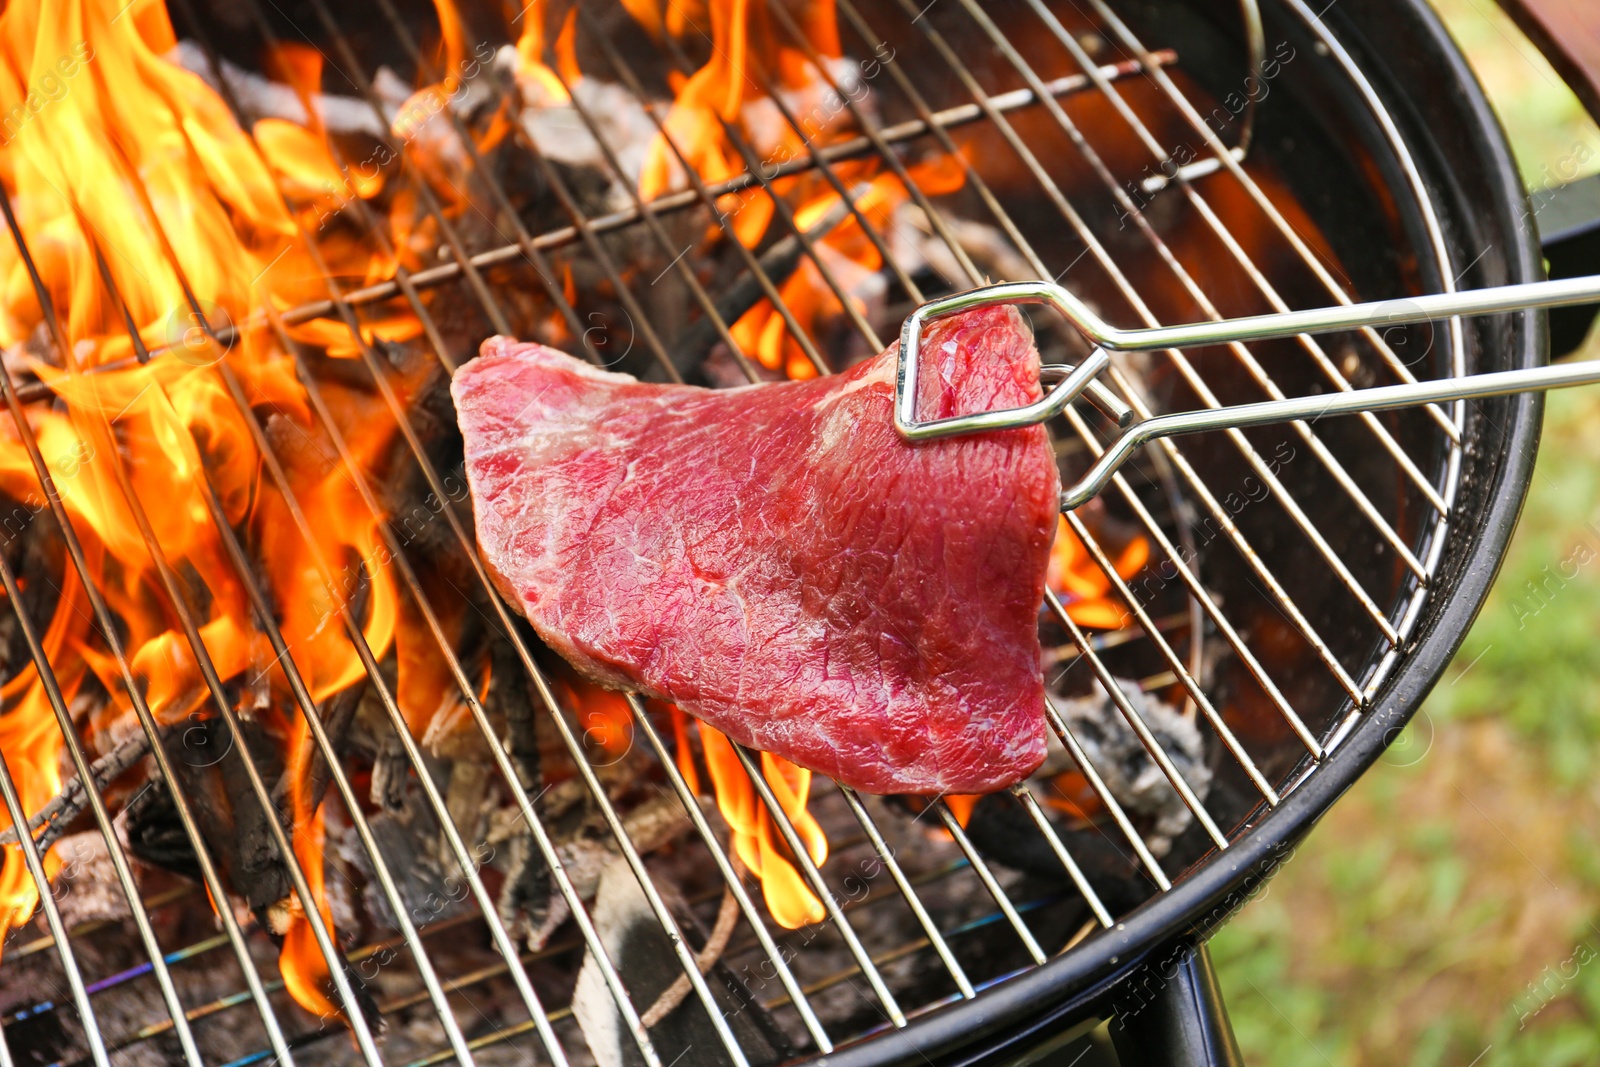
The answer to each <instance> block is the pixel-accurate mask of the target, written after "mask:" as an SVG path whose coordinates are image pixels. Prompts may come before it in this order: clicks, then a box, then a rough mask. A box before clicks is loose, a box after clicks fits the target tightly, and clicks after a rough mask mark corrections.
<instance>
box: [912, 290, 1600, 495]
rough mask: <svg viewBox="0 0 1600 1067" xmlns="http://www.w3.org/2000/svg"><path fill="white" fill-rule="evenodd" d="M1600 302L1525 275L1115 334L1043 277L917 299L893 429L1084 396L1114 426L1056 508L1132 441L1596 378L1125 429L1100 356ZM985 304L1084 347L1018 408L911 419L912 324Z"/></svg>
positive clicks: (1051, 407)
mask: <svg viewBox="0 0 1600 1067" xmlns="http://www.w3.org/2000/svg"><path fill="white" fill-rule="evenodd" d="M1595 302H1600V275H1595V276H1591V277H1585V278H1568V279H1564V280H1562V281H1550V282H1530V283H1527V284H1523V285H1505V286H1499V287H1497V288H1491V289H1469V290H1467V291H1465V292H1459V293H1435V294H1431V295H1427V296H1416V297H1407V298H1405V299H1401V300H1380V301H1376V302H1373V303H1366V304H1347V305H1340V306H1335V307H1325V308H1315V309H1312V310H1308V311H1286V312H1281V313H1278V314H1273V315H1256V316H1251V317H1248V318H1239V319H1225V320H1223V321H1221V322H1195V323H1189V324H1187V325H1183V326H1157V327H1152V328H1150V329H1140V330H1122V329H1118V328H1116V327H1115V326H1111V325H1110V324H1108V323H1106V322H1105V321H1104V320H1102V319H1101V318H1100V317H1099V316H1097V315H1096V314H1095V313H1094V312H1093V311H1091V310H1090V309H1089V306H1088V305H1087V304H1085V303H1084V302H1083V301H1082V300H1080V299H1079V298H1078V297H1076V296H1074V295H1073V294H1072V293H1070V292H1069V291H1067V290H1066V289H1063V288H1062V287H1061V286H1059V285H1055V284H1052V283H1050V282H1042V281H1035V282H1007V283H1005V284H1002V285H991V286H986V287H984V288H981V289H972V290H969V291H968V292H965V293H956V294H955V295H954V296H948V297H944V298H943V299H940V300H935V301H932V302H930V303H927V304H924V305H922V306H921V307H919V308H917V309H916V311H914V312H912V313H911V315H910V316H909V317H908V318H907V319H906V322H905V325H904V326H903V327H902V328H901V331H900V353H899V356H900V358H899V363H898V366H897V368H896V374H895V406H894V424H895V429H896V430H898V431H899V433H900V435H901V436H902V437H904V438H905V439H906V440H908V441H928V440H934V439H937V438H941V437H954V436H956V435H959V434H967V433H981V432H984V431H989V430H1009V429H1016V428H1018V427H1022V426H1032V425H1034V424H1036V423H1040V422H1044V421H1045V420H1046V419H1049V418H1050V417H1052V416H1054V415H1056V414H1058V413H1059V412H1061V411H1062V410H1063V409H1064V408H1066V406H1067V405H1068V404H1070V403H1072V402H1073V401H1074V400H1076V399H1077V398H1078V397H1079V396H1080V395H1082V394H1084V393H1085V391H1088V392H1089V393H1090V394H1091V398H1092V399H1094V400H1095V402H1096V406H1097V407H1099V408H1100V409H1101V410H1103V411H1108V412H1112V413H1114V421H1116V422H1117V424H1118V425H1119V426H1122V427H1124V429H1123V432H1122V433H1121V435H1119V436H1118V437H1117V438H1116V440H1115V441H1113V442H1112V443H1111V445H1110V447H1108V448H1107V449H1106V451H1105V452H1104V453H1103V454H1102V455H1101V457H1100V458H1099V459H1098V460H1097V461H1096V462H1095V464H1094V466H1093V467H1091V468H1090V470H1089V473H1088V474H1087V475H1085V476H1084V477H1083V479H1082V480H1080V481H1079V482H1078V484H1077V485H1074V486H1073V487H1072V488H1070V489H1068V490H1067V491H1066V492H1064V493H1062V495H1061V507H1062V509H1063V510H1067V509H1071V508H1075V507H1077V506H1079V505H1080V504H1083V503H1084V502H1085V501H1087V500H1089V499H1090V498H1091V497H1093V496H1094V495H1095V494H1096V493H1098V492H1099V491H1100V490H1101V488H1103V487H1104V486H1105V483H1106V482H1107V481H1108V480H1110V478H1111V476H1112V475H1113V474H1114V473H1116V470H1117V468H1118V467H1120V466H1122V464H1123V463H1125V462H1127V459H1128V457H1129V456H1131V455H1132V454H1133V451H1134V450H1135V449H1136V448H1138V447H1139V446H1140V445H1143V444H1146V443H1148V442H1150V441H1153V440H1155V439H1156V438H1159V437H1170V436H1173V435H1175V434H1184V433H1199V432H1202V431H1205V430H1225V429H1232V428H1236V427H1241V426H1260V425H1264V424H1266V423H1276V422H1293V421H1295V420H1298V419H1313V420H1314V419H1318V418H1322V417H1323V416H1325V415H1351V414H1357V413H1360V412H1363V411H1389V410H1393V409H1395V408H1406V407H1414V406H1418V405H1422V404H1434V403H1440V402H1444V401H1451V400H1470V399H1474V398H1479V397H1490V396H1505V395H1507V394H1510V393H1522V392H1537V391H1543V390H1546V389H1563V388H1566V387H1568V386H1574V385H1592V384H1600V361H1595V362H1579V363H1572V364H1565V365H1562V366H1555V367H1533V368H1528V369H1525V370H1512V371H1499V372H1495V373H1491V374H1470V375H1466V376H1464V377H1458V378H1441V379H1438V380H1434V381H1424V382H1413V383H1407V384H1404V385H1391V386H1382V387H1378V388H1374V389H1354V390H1350V391H1348V392H1338V393H1333V394H1324V395H1320V396H1306V397H1292V398H1290V399H1286V400H1272V401H1267V402H1265V403H1260V404H1242V405H1237V406H1233V407H1222V408H1208V409H1203V410H1200V411H1185V412H1180V413H1177V414H1173V415H1161V416H1157V417H1155V418H1151V419H1146V420H1144V421H1142V422H1139V423H1135V424H1133V425H1131V426H1130V425H1128V423H1129V421H1130V419H1129V417H1128V416H1129V414H1130V412H1129V410H1128V408H1127V406H1126V405H1125V404H1123V403H1122V402H1121V400H1120V399H1118V398H1117V397H1116V396H1115V395H1114V394H1111V393H1110V391H1109V390H1107V389H1105V387H1104V386H1103V385H1101V383H1100V382H1099V381H1098V380H1097V376H1098V375H1099V374H1100V372H1101V371H1103V370H1105V369H1106V367H1108V366H1109V365H1110V362H1111V361H1110V357H1109V356H1108V355H1107V354H1106V353H1107V352H1108V351H1115V352H1143V351H1151V350H1158V349H1165V348H1197V347H1203V346H1208V345H1221V344H1231V343H1235V342H1245V341H1265V340H1270V339H1272V338H1281V337H1294V336H1296V335H1298V334H1317V333H1330V332H1333V331H1337V330H1352V329H1360V328H1363V327H1368V326H1398V325H1401V324H1404V323H1412V322H1427V321H1430V320H1434V319H1445V318H1451V317H1454V316H1457V315H1490V314H1497V313H1501V312H1508V311H1524V310H1530V309H1533V308H1553V307H1566V306H1569V305H1573V304H1588V303H1595ZM996 304H1043V305H1047V306H1049V307H1052V308H1054V309H1055V310H1057V311H1059V312H1060V313H1061V315H1062V316H1063V317H1064V318H1066V320H1067V321H1068V322H1070V323H1071V324H1072V326H1073V327H1074V328H1075V329H1076V330H1077V331H1078V332H1079V333H1081V334H1082V335H1083V336H1084V337H1085V338H1086V339H1087V340H1088V341H1090V342H1091V343H1092V344H1093V345H1094V346H1095V347H1094V350H1093V351H1092V352H1091V353H1090V355H1089V357H1088V358H1087V359H1085V360H1084V361H1083V362H1082V363H1081V364H1079V365H1078V366H1077V367H1075V368H1073V369H1072V370H1071V371H1070V372H1069V373H1068V374H1067V376H1066V377H1065V378H1064V379H1063V380H1062V381H1061V383H1060V384H1058V385H1057V386H1055V387H1054V388H1053V389H1051V390H1050V392H1049V393H1047V394H1045V396H1044V397H1042V398H1041V399H1039V400H1037V401H1035V402H1034V403H1032V404H1029V405H1027V406H1026V407H1020V408H1006V409H1004V410H1001V411H983V412H977V413H975V414H971V415H958V416H955V417H953V418H946V419H933V420H929V421H925V422H924V421H920V420H918V418H917V383H918V370H919V368H920V362H921V361H920V357H921V348H922V329H923V325H924V324H925V323H927V322H930V321H932V320H934V319H941V318H945V317H947V316H950V315H956V314H960V313H961V312H964V311H973V310H976V309H978V308H985V307H991V306H994V305H996Z"/></svg>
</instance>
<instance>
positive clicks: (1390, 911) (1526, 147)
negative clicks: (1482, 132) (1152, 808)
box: [1212, 0, 1600, 1067]
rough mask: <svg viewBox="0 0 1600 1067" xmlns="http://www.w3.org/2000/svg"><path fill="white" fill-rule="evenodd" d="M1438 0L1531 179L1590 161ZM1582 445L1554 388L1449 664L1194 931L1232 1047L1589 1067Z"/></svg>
mask: <svg viewBox="0 0 1600 1067" xmlns="http://www.w3.org/2000/svg"><path fill="white" fill-rule="evenodd" d="M1439 7H1440V9H1441V12H1442V13H1443V14H1444V15H1445V17H1446V19H1447V21H1448V22H1449V24H1450V26H1451V29H1452V32H1454V33H1455V34H1456V36H1457V39H1458V40H1459V41H1460V42H1461V44H1462V46H1463V48H1464V49H1465V50H1466V51H1467V53H1468V56H1469V58H1470V59H1471V60H1472V62H1473V64H1474V67H1475V68H1476V69H1477V70H1478V72H1479V75H1480V77H1481V78H1482V80H1483V82H1484V84H1485V86H1486V88H1487V89H1488V90H1489V93H1490V96H1491V98H1492V99H1493V100H1494V102H1495V105H1496V107H1497V109H1498V110H1499V112H1500V114H1501V116H1502V118H1503V119H1504V120H1505V124H1506V126H1507V129H1508V130H1509V131H1510V133H1511V135H1512V141H1513V145H1514V147H1515V150H1516V153H1517V158H1518V160H1519V164H1520V165H1521V167H1522V169H1523V173H1524V177H1525V178H1526V179H1527V181H1528V183H1529V185H1530V186H1531V187H1538V186H1539V185H1540V184H1541V183H1543V182H1546V181H1548V180H1550V177H1551V176H1553V175H1556V174H1558V173H1561V172H1563V171H1567V170H1570V169H1572V168H1573V167H1574V164H1575V162H1576V160H1577V157H1579V156H1582V157H1584V158H1585V160H1586V161H1585V162H1583V163H1581V164H1580V165H1578V166H1577V167H1576V169H1578V170H1581V171H1582V172H1584V173H1589V172H1593V171H1596V170H1600V133H1597V132H1596V130H1595V128H1594V126H1593V124H1592V123H1590V122H1589V121H1588V120H1587V119H1586V118H1585V117H1584V115H1583V113H1582V111H1581V109H1580V108H1579V107H1578V105H1577V103H1576V101H1575V100H1574V99H1573V98H1572V96H1571V94H1570V93H1569V92H1567V91H1566V90H1565V88H1564V87H1562V86H1561V85H1560V83H1559V79H1556V77H1555V75H1554V74H1553V73H1552V72H1551V71H1550V70H1549V68H1548V66H1547V65H1545V64H1544V63H1543V61H1542V60H1540V59H1539V58H1538V57H1537V53H1536V52H1535V51H1534V50H1533V49H1532V46H1531V45H1529V44H1528V43H1527V41H1526V40H1525V39H1522V38H1521V36H1520V35H1519V34H1518V33H1517V32H1516V30H1515V29H1514V28H1513V27H1511V25H1510V23H1509V21H1508V20H1506V19H1505V17H1504V16H1503V15H1501V14H1500V13H1499V12H1498V10H1497V9H1496V8H1495V7H1494V6H1493V5H1492V3H1491V0H1439ZM1580 146H1581V147H1580ZM1593 347H1594V350H1593V351H1592V352H1591V353H1590V355H1592V356H1596V357H1600V346H1593ZM1597 460H1600V393H1596V392H1595V391H1592V390H1591V391H1579V392H1568V393H1557V394H1553V395H1552V396H1551V397H1550V401H1549V408H1548V413H1547V416H1546V422H1545V435H1544V444H1543V446H1542V448H1541V451H1540V456H1539V460H1538V464H1537V468H1536V473H1535V476H1534V481H1533V485H1532V489H1531V491H1530V494H1529V498H1528V502H1527V506H1526V509H1525V511H1524V513H1523V518H1522V522H1521V524H1520V526H1519V528H1518V530H1517V533H1516V536H1515V538H1514V540H1513V542H1512V546H1511V550H1510V552H1509V554H1508V555H1507V558H1506V561H1505V565H1504V568H1503V570H1502V571H1501V575H1500V579H1499V581H1498V583H1497V586H1496V589H1495V591H1494V593H1493V594H1492V595H1491V596H1490V598H1489V601H1488V603H1487V604H1486V605H1485V608H1484V611H1483V613H1482V614H1481V615H1480V617H1479V618H1478V620H1477V622H1476V624H1475V625H1474V626H1473V628H1472V631H1471V633H1470V634H1469V635H1468V637H1467V640H1466V642H1465V644H1464V645H1463V647H1462V650H1461V653H1460V655H1459V656H1458V657H1457V660H1456V662H1455V663H1454V664H1453V665H1452V667H1451V668H1450V670H1449V672H1447V674H1446V676H1445V678H1444V680H1443V681H1442V682H1441V683H1440V685H1439V687H1438V689H1437V690H1436V691H1435V692H1434V693H1433V695H1432V696H1431V697H1430V698H1429V700H1428V701H1427V703H1426V704H1425V705H1424V707H1423V709H1422V711H1421V712H1419V714H1418V716H1417V719H1416V720H1415V722H1414V723H1413V725H1412V727H1411V728H1410V729H1409V730H1408V731H1407V734H1406V736H1405V737H1404V738H1402V742H1401V743H1400V744H1399V745H1397V746H1396V747H1395V748H1394V749H1393V750H1391V752H1390V753H1389V755H1388V756H1386V757H1385V759H1384V760H1383V762H1381V763H1380V764H1379V765H1378V766H1376V767H1375V768H1373V770H1372V771H1370V772H1369V773H1368V774H1367V775H1366V776H1365V777H1364V778H1363V779H1362V781H1361V782H1360V783H1358V784H1357V785H1356V787H1355V788H1354V789H1352V790H1351V792H1350V794H1349V795H1348V796H1347V797H1345V798H1344V799H1343V800H1342V801H1341V802H1340V803H1339V804H1338V805H1337V806H1336V807H1335V808H1334V809H1333V810H1332V811H1331V812H1330V813H1329V814H1328V816H1327V817H1326V818H1325V819H1324V821H1323V823H1322V825H1320V826H1319V827H1318V828H1317V829H1316V830H1315V831H1314V832H1313V833H1312V835H1311V837H1310V838H1309V840H1308V841H1307V842H1306V843H1305V844H1304V845H1303V846H1302V847H1301V848H1300V850H1299V851H1298V853H1297V855H1296V856H1295V858H1294V860H1293V861H1291V862H1290V863H1289V864H1287V865H1286V868H1285V870H1284V871H1283V872H1282V873H1281V874H1280V875H1279V877H1278V878H1277V879H1276V880H1275V881H1274V883H1273V884H1272V885H1271V886H1270V887H1269V890H1268V891H1267V892H1266V893H1264V894H1263V895H1262V896H1261V897H1259V898H1257V899H1256V900H1254V901H1252V902H1251V904H1250V905H1248V906H1247V907H1246V908H1245V909H1244V911H1243V912H1242V913H1241V914H1240V915H1239V916H1238V917H1237V918H1236V919H1235V920H1234V921H1233V922H1232V923H1231V924H1230V925H1229V926H1227V927H1226V928H1224V929H1223V930H1222V931H1221V932H1220V933H1219V934H1218V935H1217V937H1216V938H1215V939H1214V941H1213V942H1212V950H1213V954H1214V956H1215V959H1216V962H1217V967H1218V970H1219V972H1220V975H1221V980H1222V985H1223V989H1224V991H1225V994H1226V996H1227V999H1228V1004H1229V1008H1230V1010H1231V1013H1232V1017H1233V1021H1234V1026H1235V1029H1236V1031H1237V1033H1238V1037H1239V1042H1240V1045H1241V1047H1242V1048H1243V1050H1244V1052H1245V1056H1246V1059H1247V1060H1248V1061H1249V1062H1251V1063H1259V1064H1274V1065H1278V1064H1286V1065H1300V1064H1304V1065H1307V1067H1347V1065H1365V1064H1385V1065H1388V1064H1415V1065H1423V1067H1426V1065H1434V1064H1438V1065H1455V1067H1469V1065H1472V1067H1496V1065H1512V1064H1527V1065H1530V1067H1531V1065H1538V1067H1562V1065H1568V1064H1571V1065H1577V1064H1595V1063H1600V785H1597V784H1596V774H1595V771H1594V768H1596V766H1597V761H1596V756H1597V754H1600V462H1597Z"/></svg>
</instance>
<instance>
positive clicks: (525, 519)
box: [452, 308, 1060, 793]
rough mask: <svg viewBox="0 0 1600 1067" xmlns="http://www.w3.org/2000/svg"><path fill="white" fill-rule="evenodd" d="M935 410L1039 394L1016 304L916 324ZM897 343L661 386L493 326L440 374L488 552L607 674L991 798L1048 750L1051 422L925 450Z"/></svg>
mask: <svg viewBox="0 0 1600 1067" xmlns="http://www.w3.org/2000/svg"><path fill="white" fill-rule="evenodd" d="M923 368H924V370H923V377H922V383H921V389H920V392H921V396H920V398H919V403H920V404H921V417H923V418H932V417H943V416H947V415H954V414H962V413H966V412H970V411H979V410H989V409H993V408H1000V407H1015V406H1017V405H1020V404H1025V403H1028V402H1030V401H1032V400H1035V399H1037V398H1038V396H1039V376H1038V375H1039V356H1038V353H1037V352H1036V351H1035V350H1034V347H1033V341H1032V337H1031V335H1030V333H1029V332H1028V329H1027V327H1026V325H1025V324H1024V323H1023V321H1022V318H1021V316H1020V315H1019V314H1018V313H1017V312H1016V311H1015V310H1013V309H1010V308H995V309H987V310H984V311H980V312H973V313H969V314H966V315H963V316H961V317H958V318H952V319H946V320H943V321H941V322H938V323H935V324H934V325H933V326H932V327H931V328H930V329H928V330H927V331H926V332H925V334H924V341H923ZM894 369H895V353H894V349H892V348H891V349H890V350H889V351H887V352H884V353H883V354H882V355H880V356H878V357H877V358H876V359H873V360H870V361H868V362H865V363H862V364H860V365H859V366H857V367H855V368H854V369H853V370H851V371H849V372H848V373H846V374H841V375H837V376H835V377H831V378H820V379H816V380H812V381H806V382H785V383H781V384H774V385H756V386H747V387H745V388H741V389H727V390H715V391H714V390H707V389H697V388H693V387H690V386H681V385H649V384H644V383H641V382H639V381H637V380H635V379H633V378H631V377H629V376H627V375H622V374H610V373H607V372H604V371H600V370H596V369H594V368H593V367H591V366H589V365H588V364H586V363H582V362H579V361H578V360H576V359H573V358H571V357H570V356H566V355H564V354H562V353H560V352H557V351H554V350H552V349H549V348H544V347H541V346H539V345H532V344H521V343H518V342H516V341H513V340H510V339H508V338H504V337H496V338H491V339H490V340H489V341H486V342H485V343H484V345H483V350H482V353H481V354H480V355H479V357H478V358H477V359H475V360H473V361H472V362H470V363H468V364H467V365H466V366H465V367H463V368H461V371H460V373H458V374H457V375H456V378H455V382H454V384H453V386H452V392H453V393H454V395H455V401H456V411H457V415H458V418H459V419H460V422H461V430H462V433H463V434H464V435H465V438H466V463H467V478H468V481H469V482H470V484H471V487H472V501H473V509H474V511H475V513H476V516H477V523H478V542H479V544H480V545H481V546H482V549H483V556H484V560H485V561H486V562H487V563H488V565H489V568H490V570H491V571H492V572H493V574H494V576H495V580H496V581H497V582H498V584H499V586H500V589H501V591H502V592H504V593H505V595H506V596H507V597H508V598H509V599H510V600H511V602H512V603H514V604H516V605H517V606H518V607H519V608H520V609H521V610H522V611H523V612H524V613H526V615H527V616H528V619H529V620H530V621H531V622H532V623H533V626H534V629H536V630H537V631H538V632H539V634H540V636H542V637H543V638H544V639H545V640H546V641H547V642H549V643H550V645H551V646H552V647H554V648H555V649H556V650H557V651H559V652H560V653H561V654H562V655H564V656H565V657H566V658H567V659H568V660H570V661H571V662H572V663H573V665H574V666H576V667H577V668H578V669H579V670H581V671H583V672H585V673H586V674H588V675H590V676H592V677H593V678H595V679H596V680H598V681H600V682H602V683H604V684H607V685H614V686H620V687H628V688H635V689H638V690H640V691H642V692H644V693H648V694H651V695H654V696H657V697H660V698H661V699H663V700H670V701H675V702H677V704H678V705H679V706H681V707H682V708H683V709H684V710H685V711H687V712H689V713H690V714H692V715H695V716H697V717H699V718H700V719H703V720H704V721H705V722H707V723H710V724H711V725H712V726H715V727H716V728H717V729H719V730H721V731H723V732H724V733H726V734H727V735H728V736H729V737H732V738H734V739H735V740H737V741H739V742H741V743H743V744H746V745H749V746H751V747H754V748H758V749H765V750H767V751H769V752H773V753H776V754H777V755H780V756H783V757H785V758H787V759H790V760H793V761H794V762H795V763H798V764H800V765H801V766H803V767H809V768H811V769H812V770H815V771H819V772H821V773H823V774H827V775H831V776H832V777H834V778H837V779H839V780H840V781H842V782H845V783H847V784H849V785H852V786H855V787H856V788H858V789H861V790H864V791H866V792H870V793H947V792H948V793H981V792H988V791H991V790H995V789H999V788H1002V787H1004V786H1007V785H1010V784H1012V783H1013V782H1016V781H1018V780H1020V779H1022V778H1023V777H1025V776H1026V775H1027V774H1028V773H1030V772H1031V771H1032V770H1033V769H1034V768H1036V767H1037V766H1038V765H1039V763H1040V762H1041V761H1042V760H1043V759H1044V755H1045V722H1044V710H1043V704H1044V684H1043V680H1042V677H1041V674H1040V665H1039V637H1038V611H1039V605H1040V602H1041V599H1042V597H1043V591H1044V577H1045V565H1046V562H1047V560H1048V558H1049V554H1050V541H1051V538H1052V537H1053V536H1054V532H1055V529H1056V504H1057V493H1058V492H1059V488H1060V487H1059V484H1058V479H1057V474H1056V468H1055V463H1054V460H1053V458H1052V454H1051V450H1050V447H1049V444H1048V441H1047V439H1046V435H1045V431H1044V429H1043V428H1042V427H1037V426H1035V427H1030V428H1028V429H1023V430H1007V431H1002V432H998V433H989V434H984V435H981V436H968V437H958V438H952V439H946V440H942V441H935V442H930V443H925V444H918V445H912V444H907V443H906V442H905V441H904V440H902V439H901V438H900V437H899V436H898V435H897V434H896V433H895V430H894V426H893V423H892V421H891V413H890V408H891V404H892V403H893V397H894V384H893V382H894Z"/></svg>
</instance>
